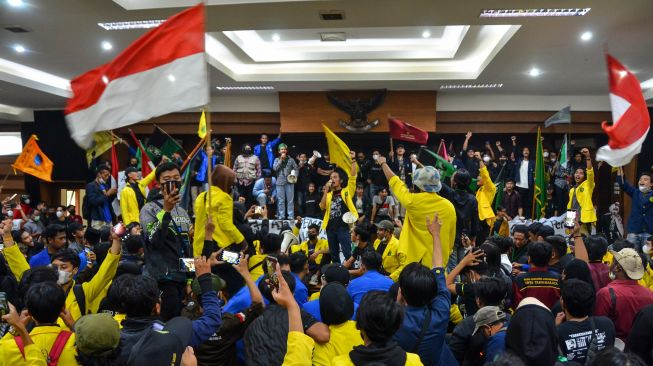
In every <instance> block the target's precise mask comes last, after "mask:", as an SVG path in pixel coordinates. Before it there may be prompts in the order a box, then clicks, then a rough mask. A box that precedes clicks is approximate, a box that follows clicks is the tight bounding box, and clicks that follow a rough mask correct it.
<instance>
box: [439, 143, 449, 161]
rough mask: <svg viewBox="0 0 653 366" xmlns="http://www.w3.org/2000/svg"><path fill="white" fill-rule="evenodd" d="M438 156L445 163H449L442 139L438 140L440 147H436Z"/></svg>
mask: <svg viewBox="0 0 653 366" xmlns="http://www.w3.org/2000/svg"><path fill="white" fill-rule="evenodd" d="M438 155H440V156H442V158H443V159H444V160H446V161H449V154H448V153H447V146H446V145H445V143H444V139H442V140H440V146H438Z"/></svg>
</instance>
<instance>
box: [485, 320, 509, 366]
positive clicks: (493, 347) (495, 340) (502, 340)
mask: <svg viewBox="0 0 653 366" xmlns="http://www.w3.org/2000/svg"><path fill="white" fill-rule="evenodd" d="M507 329H508V324H506V325H504V328H503V329H502V330H501V331H500V332H499V333H497V334H495V335H493V336H492V337H490V339H488V341H487V344H486V345H485V363H486V364H487V363H489V362H494V360H495V359H496V358H497V357H499V355H501V354H502V353H504V352H506V331H507Z"/></svg>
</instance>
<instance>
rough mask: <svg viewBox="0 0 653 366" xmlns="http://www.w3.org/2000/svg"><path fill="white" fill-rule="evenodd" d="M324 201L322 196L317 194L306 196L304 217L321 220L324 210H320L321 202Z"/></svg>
mask: <svg viewBox="0 0 653 366" xmlns="http://www.w3.org/2000/svg"><path fill="white" fill-rule="evenodd" d="M321 199H322V197H321V195H320V194H319V193H317V192H313V193H312V194H310V193H308V194H306V200H305V201H304V207H303V210H304V212H303V215H304V217H312V218H316V219H321V218H322V217H323V215H322V209H320V200H321Z"/></svg>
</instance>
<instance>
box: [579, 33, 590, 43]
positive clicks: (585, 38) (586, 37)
mask: <svg viewBox="0 0 653 366" xmlns="http://www.w3.org/2000/svg"><path fill="white" fill-rule="evenodd" d="M580 39H581V41H585V42H587V41H589V40H590V39H592V32H589V31H588V32H583V34H581V35H580Z"/></svg>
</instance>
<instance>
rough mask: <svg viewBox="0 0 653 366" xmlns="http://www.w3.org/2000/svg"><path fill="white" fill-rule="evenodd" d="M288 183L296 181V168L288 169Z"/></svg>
mask: <svg viewBox="0 0 653 366" xmlns="http://www.w3.org/2000/svg"><path fill="white" fill-rule="evenodd" d="M286 180H287V181H288V183H291V184H295V183H297V170H295V169H293V170H291V171H290V174H288V177H287V178H286Z"/></svg>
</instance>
